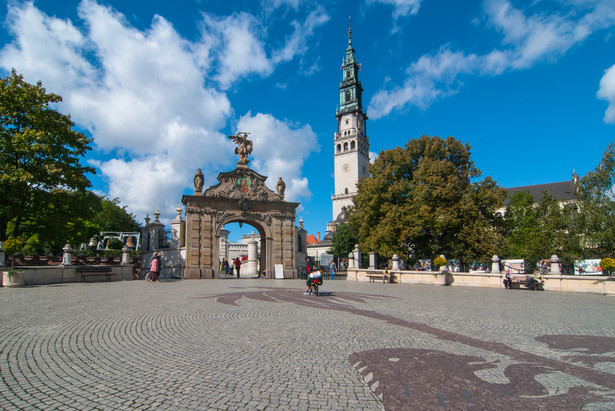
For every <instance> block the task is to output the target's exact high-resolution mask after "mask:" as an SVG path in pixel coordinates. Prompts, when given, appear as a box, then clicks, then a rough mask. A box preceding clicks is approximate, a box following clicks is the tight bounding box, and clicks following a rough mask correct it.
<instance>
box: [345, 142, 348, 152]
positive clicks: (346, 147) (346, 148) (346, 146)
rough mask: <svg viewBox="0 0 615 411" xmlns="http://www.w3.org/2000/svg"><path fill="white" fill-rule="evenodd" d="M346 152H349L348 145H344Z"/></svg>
mask: <svg viewBox="0 0 615 411" xmlns="http://www.w3.org/2000/svg"><path fill="white" fill-rule="evenodd" d="M344 151H348V143H344Z"/></svg>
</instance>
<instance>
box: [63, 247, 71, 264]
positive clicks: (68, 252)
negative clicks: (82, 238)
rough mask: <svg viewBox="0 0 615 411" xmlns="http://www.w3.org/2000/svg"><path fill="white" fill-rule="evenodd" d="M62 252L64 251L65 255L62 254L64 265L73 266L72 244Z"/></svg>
mask: <svg viewBox="0 0 615 411" xmlns="http://www.w3.org/2000/svg"><path fill="white" fill-rule="evenodd" d="M62 250H63V251H64V254H62V265H72V264H73V247H72V246H71V245H70V244H66V245H65V246H64V248H63V249H62Z"/></svg>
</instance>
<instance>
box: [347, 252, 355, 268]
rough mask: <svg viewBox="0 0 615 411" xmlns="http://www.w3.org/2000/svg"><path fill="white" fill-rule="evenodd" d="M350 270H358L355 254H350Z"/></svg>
mask: <svg viewBox="0 0 615 411" xmlns="http://www.w3.org/2000/svg"><path fill="white" fill-rule="evenodd" d="M348 268H349V269H354V268H357V263H356V261H355V259H354V253H350V254H348Z"/></svg>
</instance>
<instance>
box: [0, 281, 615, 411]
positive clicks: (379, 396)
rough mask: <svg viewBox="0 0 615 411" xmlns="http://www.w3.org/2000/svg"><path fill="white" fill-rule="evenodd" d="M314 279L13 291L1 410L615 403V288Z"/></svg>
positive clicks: (2, 327)
mask: <svg viewBox="0 0 615 411" xmlns="http://www.w3.org/2000/svg"><path fill="white" fill-rule="evenodd" d="M304 288H305V282H304V281H301V280H264V279H260V280H258V279H243V278H242V279H219V280H175V281H163V282H161V283H158V284H154V283H147V282H145V281H123V282H109V283H104V282H100V283H85V284H82V283H74V284H72V283H71V284H58V285H49V286H39V287H34V286H32V287H24V288H17V289H0V336H1V339H0V376H1V378H2V381H1V382H0V409H7V410H12V409H71V410H77V409H79V410H83V409H108V410H117V409H190V410H205V409H249V410H259V409H291V410H302V409H303V410H307V409H314V410H316V409H327V410H335V409H338V410H342V409H343V410H347V409H352V410H368V409H369V410H372V409H374V410H378V409H387V410H399V409H413V410H414V409H445V408H448V409H590V410H606V409H615V319H614V315H613V314H614V313H615V298H613V297H609V296H600V295H592V294H573V293H556V292H530V291H526V290H504V289H485V288H471V287H438V286H428V285H409V284H379V283H365V282H352V281H325V283H324V285H323V287H322V289H321V290H322V292H323V295H321V296H319V297H315V296H304V295H303V291H304Z"/></svg>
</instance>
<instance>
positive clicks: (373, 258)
mask: <svg viewBox="0 0 615 411" xmlns="http://www.w3.org/2000/svg"><path fill="white" fill-rule="evenodd" d="M369 269H370V270H375V269H376V253H375V252H374V251H370V252H369Z"/></svg>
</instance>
